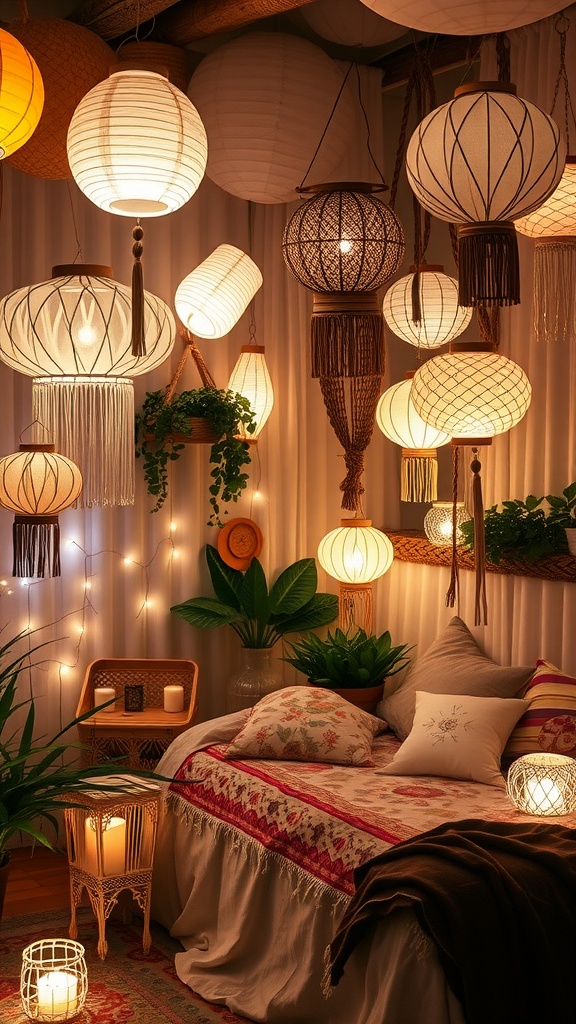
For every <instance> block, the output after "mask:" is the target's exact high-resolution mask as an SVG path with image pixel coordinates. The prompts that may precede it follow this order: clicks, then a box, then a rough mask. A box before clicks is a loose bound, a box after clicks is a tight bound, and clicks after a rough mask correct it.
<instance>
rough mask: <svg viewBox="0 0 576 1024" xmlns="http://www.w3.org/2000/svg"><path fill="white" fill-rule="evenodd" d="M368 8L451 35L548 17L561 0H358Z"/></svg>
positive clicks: (504, 27) (561, 4) (479, 32)
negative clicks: (447, 0)
mask: <svg viewBox="0 0 576 1024" xmlns="http://www.w3.org/2000/svg"><path fill="white" fill-rule="evenodd" d="M362 3H363V4H365V5H366V7H369V8H370V9H371V10H372V11H376V12H377V14H380V15H382V17H383V18H390V20H391V21H397V22H399V24H400V25H405V26H406V27H407V28H415V29H419V30H420V31H421V32H434V33H436V32H440V33H443V34H446V35H451V36H460V35H462V36H468V35H487V34H489V33H493V32H507V31H509V30H510V29H513V28H519V27H520V26H521V25H530V24H531V23H532V22H533V21H539V20H540V19H541V18H548V17H549V16H550V15H551V14H556V12H557V11H560V10H562V8H563V7H565V6H566V3H565V0H564V2H563V0H452V2H451V3H450V4H447V3H446V0H413V2H412V3H410V4H407V3H406V2H405V0H362Z"/></svg>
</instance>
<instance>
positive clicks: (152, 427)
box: [136, 387, 256, 526]
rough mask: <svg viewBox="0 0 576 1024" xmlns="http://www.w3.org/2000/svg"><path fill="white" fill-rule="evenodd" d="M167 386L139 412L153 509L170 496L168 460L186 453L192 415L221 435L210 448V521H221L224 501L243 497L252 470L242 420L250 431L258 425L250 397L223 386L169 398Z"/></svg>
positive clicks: (139, 452)
mask: <svg viewBox="0 0 576 1024" xmlns="http://www.w3.org/2000/svg"><path fill="white" fill-rule="evenodd" d="M167 390H168V389H167V388H164V390H162V391H148V392H147V394H146V397H145V399H144V403H143V405H142V409H141V410H140V412H138V413H137V414H136V458H140V457H142V459H143V464H144V479H145V480H146V484H147V487H148V493H149V494H152V495H153V496H154V497H155V498H156V504H155V506H154V508H153V509H152V512H157V511H158V509H160V508H162V505H163V504H164V502H165V500H166V498H167V496H168V465H169V463H170V462H174V461H175V460H176V459H179V458H180V455H181V453H182V450H183V448H184V447H185V444H186V441H185V440H183V439H182V438H183V436H184V437H191V436H192V424H191V422H190V420H191V418H192V417H200V418H202V419H206V420H208V422H209V424H210V426H211V428H212V430H213V431H214V433H215V434H216V435H217V436H218V438H219V440H218V441H215V442H214V444H213V445H212V447H211V449H210V464H211V465H212V466H213V467H214V468H213V469H212V471H211V473H210V476H211V477H212V483H211V484H210V487H209V491H210V504H211V505H212V512H211V513H210V519H209V521H208V523H209V525H210V526H221V525H222V522H221V520H220V504H221V503H226V502H229V501H234V502H236V501H238V498H239V497H240V495H241V493H242V491H243V490H244V488H245V487H246V483H247V481H248V474H247V473H244V472H242V467H243V466H245V465H247V464H248V463H249V462H250V447H249V445H248V444H246V442H245V441H243V440H242V439H241V438H239V437H237V436H236V435H237V434H238V429H239V426H240V424H242V425H243V426H244V427H245V428H246V432H247V433H248V434H252V433H253V432H254V430H255V429H256V424H255V422H254V414H253V412H252V409H251V407H250V402H249V401H248V399H247V398H244V396H243V395H239V394H236V392H234V391H224V390H222V389H219V388H213V387H203V388H197V389H196V390H194V391H182V392H181V393H180V394H177V395H174V396H173V398H172V399H171V401H170V402H166V400H165V399H166V393H167Z"/></svg>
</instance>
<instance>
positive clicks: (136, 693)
mask: <svg viewBox="0 0 576 1024" xmlns="http://www.w3.org/2000/svg"><path fill="white" fill-rule="evenodd" d="M124 711H144V687H143V686H142V685H140V684H137V683H136V684H134V685H133V686H125V687H124Z"/></svg>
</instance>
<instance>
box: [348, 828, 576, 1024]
mask: <svg viewBox="0 0 576 1024" xmlns="http://www.w3.org/2000/svg"><path fill="white" fill-rule="evenodd" d="M575 839H576V829H571V828H565V827H563V826H562V825H557V824H543V823H542V822H541V820H539V821H536V820H535V821H534V823H532V822H530V823H528V824H525V823H518V824H514V823H512V822H488V821H476V820H469V821H458V822H452V823H449V824H445V825H441V826H440V827H439V828H436V829H432V830H431V831H430V832H425V833H423V834H422V835H420V836H416V837H415V838H414V839H409V840H407V841H406V842H404V843H399V844H398V846H395V847H393V848H392V849H391V850H388V851H387V852H386V853H383V854H381V855H380V856H378V857H374V858H373V859H372V860H370V861H368V862H367V863H366V864H364V865H362V867H359V868H357V869H356V871H355V873H354V880H355V884H356V893H355V895H354V896H353V898H352V901H351V903H350V904H349V907H348V909H347V911H346V914H345V915H344V918H343V919H342V922H341V924H340V927H339V930H338V932H337V934H336V936H335V938H334V940H333V941H332V943H331V945H330V968H329V971H330V981H331V984H332V985H336V984H337V983H338V980H339V978H341V976H342V974H343V972H344V965H345V963H346V960H347V959H348V957H349V956H350V954H351V952H352V950H353V949H354V947H355V946H356V945H357V943H358V942H359V941H360V940H361V939H362V938H363V936H364V935H365V934H366V932H367V930H368V929H371V928H373V927H374V925H375V924H376V922H377V921H378V920H379V919H381V918H382V917H384V916H385V915H387V914H389V913H391V912H392V911H393V910H394V908H395V907H399V906H402V907H406V906H411V907H412V908H413V909H414V911H415V913H416V916H417V918H418V921H419V923H420V925H421V927H422V928H423V929H424V931H425V932H426V933H427V934H428V935H429V936H430V937H431V938H432V939H433V940H434V942H435V944H436V947H437V950H438V955H439V958H440V962H441V964H442V967H443V968H444V971H445V973H446V978H447V981H448V984H449V985H450V987H451V989H452V991H453V992H454V993H455V995H456V996H457V997H458V998H459V999H460V1002H461V1003H462V1006H463V1008H464V1014H465V1018H466V1021H467V1024H551V1022H553V1021H554V1022H556V1021H557V1022H562V1024H576V988H575V981H574V973H575V969H576V843H575ZM382 970H383V971H384V970H386V964H382ZM431 1024H432V1022H431Z"/></svg>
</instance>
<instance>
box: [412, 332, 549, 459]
mask: <svg viewBox="0 0 576 1024" xmlns="http://www.w3.org/2000/svg"><path fill="white" fill-rule="evenodd" d="M531 397H532V388H531V386H530V381H529V380H528V377H527V376H526V374H525V373H524V370H523V369H522V368H521V367H520V366H518V364H517V363H514V362H513V361H512V360H511V359H507V358H506V357H505V356H501V355H499V354H498V353H496V352H494V351H492V347H491V346H490V345H487V346H484V345H483V343H482V342H478V343H476V345H475V347H474V349H472V350H470V348H468V347H467V346H466V345H465V343H462V347H461V348H459V347H458V342H453V343H452V345H451V350H450V352H449V353H446V354H445V355H438V356H433V357H432V359H428V360H427V361H426V362H425V363H423V364H422V366H421V367H420V368H419V369H418V370H416V373H415V374H414V379H413V381H412V390H411V398H412V402H413V403H414V407H415V409H416V411H417V413H418V414H419V415H420V416H421V417H422V419H423V420H425V421H426V423H429V424H431V425H432V426H433V427H436V428H437V429H438V430H443V431H444V432H445V433H446V434H449V435H450V437H452V438H457V439H461V440H462V443H465V439H466V438H471V439H475V440H478V439H482V438H491V437H494V435H495V434H503V433H505V431H507V430H510V429H511V428H512V427H514V426H516V424H517V423H519V422H520V420H521V419H522V417H523V416H524V415H525V414H526V412H527V410H528V407H529V405H530V400H531Z"/></svg>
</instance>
